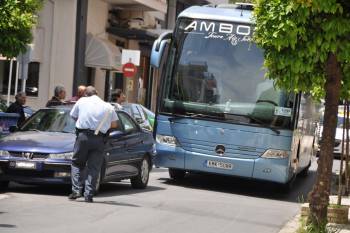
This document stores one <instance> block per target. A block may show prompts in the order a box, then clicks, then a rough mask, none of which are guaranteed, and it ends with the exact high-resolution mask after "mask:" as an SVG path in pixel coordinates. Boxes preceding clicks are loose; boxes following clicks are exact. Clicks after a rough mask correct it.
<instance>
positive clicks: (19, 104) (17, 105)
mask: <svg viewBox="0 0 350 233" xmlns="http://www.w3.org/2000/svg"><path fill="white" fill-rule="evenodd" d="M26 97H27V96H26V93H25V92H18V93H17V94H16V96H15V98H16V102H14V103H12V104H11V105H10V106H9V107H8V109H7V111H6V112H7V113H17V114H19V118H18V121H17V126H18V127H20V126H21V125H22V123H23V122H24V121H25V119H26V117H25V115H24V110H23V108H24V107H23V105H25V103H26Z"/></svg>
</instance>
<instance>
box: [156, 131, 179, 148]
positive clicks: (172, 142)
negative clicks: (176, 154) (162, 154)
mask: <svg viewBox="0 0 350 233" xmlns="http://www.w3.org/2000/svg"><path fill="white" fill-rule="evenodd" d="M156 142H157V143H160V144H165V145H168V146H177V145H178V142H177V140H176V138H175V137H174V136H168V135H160V134H157V135H156Z"/></svg>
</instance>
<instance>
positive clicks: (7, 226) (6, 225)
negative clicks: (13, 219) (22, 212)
mask: <svg viewBox="0 0 350 233" xmlns="http://www.w3.org/2000/svg"><path fill="white" fill-rule="evenodd" d="M0 228H17V226H16V225H12V224H1V223H0Z"/></svg>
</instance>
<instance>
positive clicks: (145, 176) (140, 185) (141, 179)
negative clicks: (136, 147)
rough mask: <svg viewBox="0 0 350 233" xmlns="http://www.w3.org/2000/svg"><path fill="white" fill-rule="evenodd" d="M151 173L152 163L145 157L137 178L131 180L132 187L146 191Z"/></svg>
mask: <svg viewBox="0 0 350 233" xmlns="http://www.w3.org/2000/svg"><path fill="white" fill-rule="evenodd" d="M149 173H150V163H149V160H148V158H147V157H144V158H143V159H142V161H141V163H140V165H139V172H138V174H137V176H135V177H133V178H131V179H130V180H131V186H132V187H133V188H135V189H144V188H146V187H147V184H148V180H149Z"/></svg>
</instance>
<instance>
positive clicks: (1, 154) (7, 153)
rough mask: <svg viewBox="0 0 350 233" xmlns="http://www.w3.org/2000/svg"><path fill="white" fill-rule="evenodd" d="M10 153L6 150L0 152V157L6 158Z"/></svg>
mask: <svg viewBox="0 0 350 233" xmlns="http://www.w3.org/2000/svg"><path fill="white" fill-rule="evenodd" d="M8 156H10V153H9V152H8V151H7V150H0V157H8Z"/></svg>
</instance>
